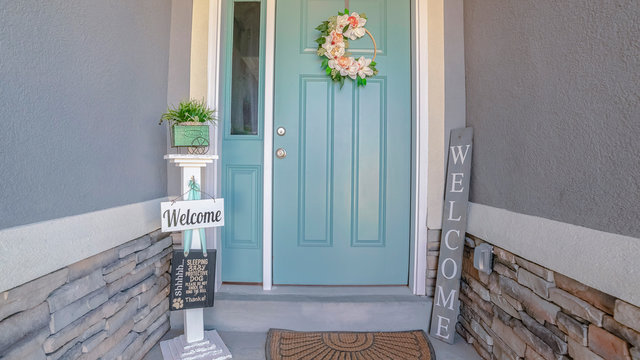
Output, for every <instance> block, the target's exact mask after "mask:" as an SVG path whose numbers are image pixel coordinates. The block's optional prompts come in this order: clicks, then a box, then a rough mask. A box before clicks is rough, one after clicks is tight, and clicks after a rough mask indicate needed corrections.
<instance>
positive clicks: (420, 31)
mask: <svg viewBox="0 0 640 360" xmlns="http://www.w3.org/2000/svg"><path fill="white" fill-rule="evenodd" d="M427 1H428V0H411V11H412V13H411V17H412V24H413V25H412V29H411V36H412V69H413V77H412V78H413V83H412V89H413V91H412V93H413V94H412V99H413V101H412V118H413V119H412V120H413V133H412V137H413V141H412V156H413V158H412V179H411V247H410V249H411V250H410V251H411V252H410V271H409V287H410V288H411V291H412V292H413V293H414V294H415V295H425V293H426V289H425V288H426V274H427V225H426V219H427V174H428V171H427V168H428V165H429V164H428V146H427V145H428V144H427V139H428V90H427V89H428V82H427V81H428V77H427V76H428V61H427V55H428V53H427V45H428V42H427ZM266 2H267V4H266V11H267V13H266V51H265V91H264V107H265V108H264V164H263V169H264V171H263V173H264V179H263V186H264V188H263V211H262V214H263V222H262V224H263V233H262V249H263V261H262V284H263V285H262V286H263V289H264V290H271V288H272V287H273V270H272V269H273V257H272V251H273V250H272V249H273V237H272V225H273V207H272V205H273V155H272V154H273V124H274V119H273V104H274V72H275V25H276V24H275V22H276V0H266ZM221 3H222V0H211V3H210V13H209V15H210V16H209V25H210V27H209V39H210V41H209V64H208V66H209V68H208V76H209V103H210V104H216V105H217V106H216V108H220V105H221V104H220V103H219V96H218V91H219V89H220V86H219V71H220V61H219V54H220V51H221V46H222V44H221V43H220V38H219V36H220V32H221V26H222V24H221V21H220V13H221ZM216 90H217V91H216ZM218 143H219V142H218ZM218 151H219V149H218ZM218 153H219V152H218ZM221 155H222V156H224V154H221ZM214 171H215V173H214V174H216V175H218V176H219V171H218V169H217V168H216V169H214ZM218 176H212V178H215V179H217V178H218ZM211 181H212V182H211V185H212V186H214V187H213V188H216V189H217V186H218V184H217V181H215V180H211ZM214 181H215V182H214ZM207 185H209V181H207ZM218 190H219V189H218ZM216 244H218V241H216ZM217 248H219V247H217ZM218 263H220V262H218ZM218 278H221V277H220V276H218Z"/></svg>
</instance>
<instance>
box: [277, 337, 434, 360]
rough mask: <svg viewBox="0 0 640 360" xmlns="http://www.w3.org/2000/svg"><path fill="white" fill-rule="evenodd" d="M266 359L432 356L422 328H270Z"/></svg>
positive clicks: (418, 359) (425, 359) (408, 359)
mask: <svg viewBox="0 0 640 360" xmlns="http://www.w3.org/2000/svg"><path fill="white" fill-rule="evenodd" d="M266 355H267V360H320V359H326V360H334V359H340V360H342V359H345V360H382V359H384V360H388V359H391V360H435V358H436V356H435V353H434V352H433V347H432V346H431V343H430V342H429V339H428V338H427V335H426V334H425V333H424V331H422V330H413V331H402V332H342V331H337V332H300V331H290V330H278V329H271V330H269V333H268V334H267V344H266Z"/></svg>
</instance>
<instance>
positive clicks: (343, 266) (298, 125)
mask: <svg viewBox="0 0 640 360" xmlns="http://www.w3.org/2000/svg"><path fill="white" fill-rule="evenodd" d="M409 4H410V2H409V1H408V0H406V1H397V0H394V1H391V0H352V1H350V6H351V10H352V11H357V12H361V13H366V14H367V16H368V18H369V20H368V22H367V25H366V27H367V29H368V30H369V31H371V32H372V33H373V35H374V37H375V38H376V42H377V44H378V57H377V59H376V62H377V63H378V66H377V67H378V70H380V73H379V74H378V76H376V77H374V78H372V79H369V80H368V84H367V86H366V87H364V88H362V87H360V88H357V87H355V86H353V83H352V82H351V81H346V82H345V85H344V87H343V88H342V89H341V88H340V85H339V84H334V83H332V82H331V80H330V79H329V77H328V76H325V75H324V73H323V71H322V69H321V67H320V63H321V60H322V59H321V58H320V57H318V56H317V55H316V47H317V44H316V43H315V41H314V40H315V38H317V37H318V34H319V33H318V32H317V31H316V30H315V29H314V28H315V27H316V26H317V25H319V24H320V23H321V22H322V21H324V20H326V19H327V18H329V16H332V15H336V14H337V12H338V11H340V10H341V9H342V8H344V1H343V0H278V2H277V18H276V69H275V109H274V111H275V113H274V128H276V129H277V128H278V127H284V128H285V129H286V134H285V135H284V136H280V135H276V134H274V147H275V148H276V149H278V148H282V149H284V150H286V152H287V156H286V157H285V158H282V159H280V158H278V157H276V156H275V154H274V188H273V190H274V194H273V195H274V200H273V215H274V220H273V246H274V248H273V255H274V265H273V270H274V283H275V284H306V285H375V284H388V285H392V284H395V285H402V284H407V281H408V271H409V269H408V264H409V224H410V174H411V61H410V41H411V40H410V39H411V38H410V8H409ZM350 43H351V46H350V49H349V50H351V52H352V54H353V56H356V57H359V56H361V55H364V56H367V57H372V56H373V45H372V43H371V40H370V38H369V37H367V36H365V37H363V38H361V39H358V40H356V41H351V42H350Z"/></svg>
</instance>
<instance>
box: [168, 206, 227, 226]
mask: <svg viewBox="0 0 640 360" xmlns="http://www.w3.org/2000/svg"><path fill="white" fill-rule="evenodd" d="M160 211H161V215H162V218H161V221H162V232H173V231H181V230H192V229H202V228H211V227H218V226H224V199H208V200H189V201H175V202H174V201H167V202H163V203H161V204H160Z"/></svg>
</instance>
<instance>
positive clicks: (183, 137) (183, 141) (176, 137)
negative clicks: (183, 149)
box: [171, 125, 209, 147]
mask: <svg viewBox="0 0 640 360" xmlns="http://www.w3.org/2000/svg"><path fill="white" fill-rule="evenodd" d="M171 138H172V140H173V144H172V145H173V146H174V147H179V146H209V125H175V126H173V127H172V128H171Z"/></svg>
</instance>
